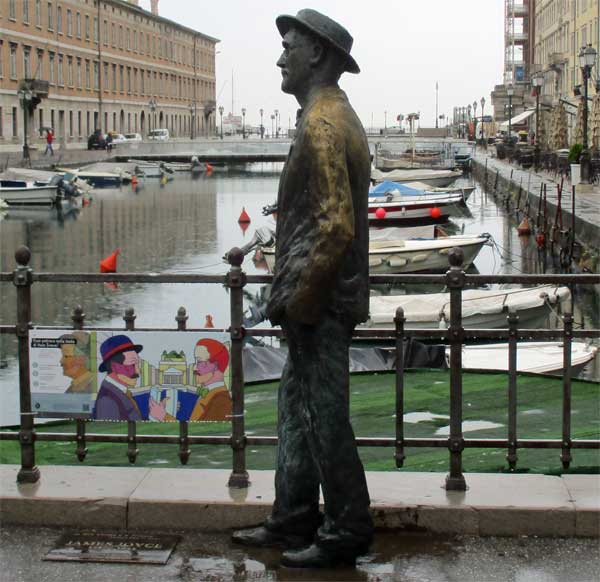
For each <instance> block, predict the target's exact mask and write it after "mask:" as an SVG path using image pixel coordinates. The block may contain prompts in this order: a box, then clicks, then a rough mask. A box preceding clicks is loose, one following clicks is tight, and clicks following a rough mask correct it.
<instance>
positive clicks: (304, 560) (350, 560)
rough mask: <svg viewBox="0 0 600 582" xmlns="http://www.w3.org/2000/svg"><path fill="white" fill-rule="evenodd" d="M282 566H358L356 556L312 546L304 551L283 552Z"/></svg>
mask: <svg viewBox="0 0 600 582" xmlns="http://www.w3.org/2000/svg"><path fill="white" fill-rule="evenodd" d="M281 565H282V566H287V567H288V568H333V567H336V566H350V567H353V566H355V565H356V555H354V554H351V553H347V552H344V553H342V552H336V551H335V550H332V549H325V548H321V547H319V546H317V545H316V544H311V545H310V546H308V548H304V549H303V550H290V551H287V552H283V555H282V556H281Z"/></svg>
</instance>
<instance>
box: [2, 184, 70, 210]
mask: <svg viewBox="0 0 600 582" xmlns="http://www.w3.org/2000/svg"><path fill="white" fill-rule="evenodd" d="M57 189H58V185H57V184H49V183H47V182H35V181H33V182H29V181H25V180H0V199H2V200H4V202H6V204H9V205H13V204H14V205H19V204H32V205H33V204H36V205H52V204H54V202H55V201H56V196H57Z"/></svg>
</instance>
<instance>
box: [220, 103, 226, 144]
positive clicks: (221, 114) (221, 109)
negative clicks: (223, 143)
mask: <svg viewBox="0 0 600 582" xmlns="http://www.w3.org/2000/svg"><path fill="white" fill-rule="evenodd" d="M223 111H225V109H224V108H223V106H222V105H220V106H219V115H220V116H221V139H223Z"/></svg>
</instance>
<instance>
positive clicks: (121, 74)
mask: <svg viewBox="0 0 600 582" xmlns="http://www.w3.org/2000/svg"><path fill="white" fill-rule="evenodd" d="M124 69H125V67H124V66H123V65H119V91H121V93H123V91H124V89H125V72H124Z"/></svg>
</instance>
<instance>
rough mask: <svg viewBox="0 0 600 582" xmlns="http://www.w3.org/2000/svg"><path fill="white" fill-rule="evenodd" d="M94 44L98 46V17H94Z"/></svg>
mask: <svg viewBox="0 0 600 582" xmlns="http://www.w3.org/2000/svg"><path fill="white" fill-rule="evenodd" d="M94 42H95V43H96V44H98V17H97V16H94Z"/></svg>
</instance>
